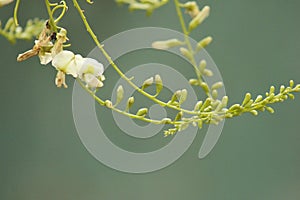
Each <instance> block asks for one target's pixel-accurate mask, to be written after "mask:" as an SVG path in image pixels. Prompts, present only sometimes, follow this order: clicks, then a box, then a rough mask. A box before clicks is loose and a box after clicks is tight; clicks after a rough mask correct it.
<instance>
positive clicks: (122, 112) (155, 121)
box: [77, 79, 181, 125]
mask: <svg viewBox="0 0 300 200" xmlns="http://www.w3.org/2000/svg"><path fill="white" fill-rule="evenodd" d="M77 81H78V83H79V84H80V86H81V87H82V88H83V89H84V90H85V91H87V92H88V93H89V94H90V95H91V96H92V97H93V98H94V99H95V100H96V101H97V102H98V103H99V104H100V105H102V106H106V104H105V101H104V100H102V99H101V98H100V97H98V96H97V95H96V94H95V93H94V92H93V91H91V90H90V89H88V88H87V87H86V86H85V85H84V84H83V83H82V81H81V80H80V79H77ZM106 107H107V106H106ZM109 108H110V109H111V110H113V111H115V112H118V113H120V114H122V115H125V116H127V117H130V118H132V119H139V120H142V121H144V122H148V123H152V124H162V121H161V120H154V119H149V118H146V117H143V116H138V115H135V114H132V113H129V112H126V111H123V110H120V109H118V108H116V107H109ZM179 123H181V122H180V121H176V122H175V121H172V122H170V124H173V125H174V124H179Z"/></svg>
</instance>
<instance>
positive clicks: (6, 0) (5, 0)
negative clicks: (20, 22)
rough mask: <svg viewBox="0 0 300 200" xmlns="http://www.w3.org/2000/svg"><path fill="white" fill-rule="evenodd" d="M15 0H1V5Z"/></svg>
mask: <svg viewBox="0 0 300 200" xmlns="http://www.w3.org/2000/svg"><path fill="white" fill-rule="evenodd" d="M11 2H13V0H0V7H2V6H4V5H6V4H9V3H11Z"/></svg>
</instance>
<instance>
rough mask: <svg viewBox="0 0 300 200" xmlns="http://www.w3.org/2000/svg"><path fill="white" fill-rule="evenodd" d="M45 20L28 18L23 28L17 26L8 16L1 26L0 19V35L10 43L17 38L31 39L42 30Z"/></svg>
mask: <svg viewBox="0 0 300 200" xmlns="http://www.w3.org/2000/svg"><path fill="white" fill-rule="evenodd" d="M44 24H45V20H42V19H38V18H35V19H30V20H28V21H27V23H26V26H25V27H24V28H22V27H20V26H17V25H16V24H15V23H14V20H13V18H12V17H11V18H9V19H8V20H7V22H6V24H5V25H4V26H3V27H2V24H1V21H0V35H3V36H4V37H5V38H6V39H7V40H8V41H10V42H11V43H12V44H14V43H16V41H17V40H18V39H19V40H31V39H32V38H36V37H37V36H38V35H39V33H40V32H41V31H42V29H43V26H44Z"/></svg>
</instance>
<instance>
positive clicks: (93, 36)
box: [73, 0, 199, 115]
mask: <svg viewBox="0 0 300 200" xmlns="http://www.w3.org/2000/svg"><path fill="white" fill-rule="evenodd" d="M73 3H74V6H75V8H76V9H77V11H78V13H79V15H80V17H81V19H82V21H83V23H84V25H85V27H86V29H87V32H88V33H89V34H90V35H91V37H92V39H93V40H94V42H95V43H96V45H97V46H98V48H99V49H100V51H101V52H102V53H103V55H104V56H105V58H106V59H107V60H108V62H109V64H110V65H111V66H112V67H113V68H114V69H115V71H116V72H117V73H118V74H119V75H120V77H121V78H123V79H124V80H125V81H126V82H128V84H129V85H131V86H132V87H133V88H134V89H135V90H136V91H138V92H139V93H141V94H142V95H144V96H145V97H147V98H149V99H151V100H152V101H154V102H155V103H157V104H159V105H160V106H162V107H165V106H167V107H169V108H172V109H174V110H178V111H182V112H185V113H187V114H192V115H198V114H199V112H195V111H190V110H186V109H183V108H178V107H176V106H173V105H170V104H167V103H165V102H163V101H161V100H159V99H157V98H155V97H154V96H153V95H150V94H148V93H147V92H145V91H144V90H142V89H141V88H139V87H138V86H137V85H135V84H134V83H133V82H132V81H131V79H130V78H128V77H127V76H125V74H124V73H123V72H122V71H121V70H120V69H119V68H118V66H117V65H116V64H115V63H114V61H113V60H112V59H111V57H110V56H109V55H108V53H107V52H106V51H105V49H104V48H103V45H101V43H100V42H99V40H98V38H97V36H96V35H95V33H94V32H93V30H92V29H91V27H90V25H89V23H88V21H87V19H86V17H85V15H84V13H83V11H82V9H81V7H80V5H79V4H78V2H77V0H73Z"/></svg>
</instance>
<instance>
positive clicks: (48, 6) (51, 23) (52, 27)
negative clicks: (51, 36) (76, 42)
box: [45, 0, 57, 32]
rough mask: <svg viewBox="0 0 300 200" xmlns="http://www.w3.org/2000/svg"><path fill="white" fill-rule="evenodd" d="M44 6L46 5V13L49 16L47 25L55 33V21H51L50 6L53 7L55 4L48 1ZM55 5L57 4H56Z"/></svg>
mask: <svg viewBox="0 0 300 200" xmlns="http://www.w3.org/2000/svg"><path fill="white" fill-rule="evenodd" d="M45 4H46V8H47V12H48V15H49V24H50V27H51V29H52V30H53V31H54V32H57V26H56V24H55V21H54V19H53V15H52V14H53V13H52V11H51V6H54V5H55V4H51V3H50V2H49V0H45ZM56 5H57V4H56Z"/></svg>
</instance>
